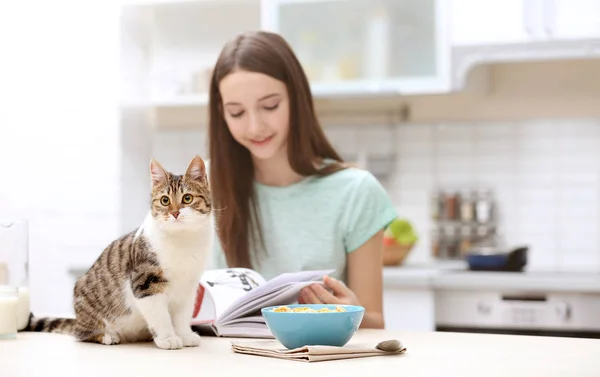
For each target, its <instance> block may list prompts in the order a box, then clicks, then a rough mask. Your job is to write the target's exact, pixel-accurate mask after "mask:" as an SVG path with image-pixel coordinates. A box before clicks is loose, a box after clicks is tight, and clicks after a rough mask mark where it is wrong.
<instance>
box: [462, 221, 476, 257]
mask: <svg viewBox="0 0 600 377" xmlns="http://www.w3.org/2000/svg"><path fill="white" fill-rule="evenodd" d="M472 248H473V230H472V229H471V227H470V226H468V225H463V226H462V227H461V228H460V247H459V254H460V255H461V256H463V257H464V256H465V255H466V254H468V253H469V251H471V249H472Z"/></svg>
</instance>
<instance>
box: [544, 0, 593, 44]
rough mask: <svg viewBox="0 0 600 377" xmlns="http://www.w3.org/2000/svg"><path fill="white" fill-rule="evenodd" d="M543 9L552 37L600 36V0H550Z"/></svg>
mask: <svg viewBox="0 0 600 377" xmlns="http://www.w3.org/2000/svg"><path fill="white" fill-rule="evenodd" d="M545 11H546V24H545V25H546V31H547V33H548V34H549V36H551V38H553V39H580V38H600V0H550V1H548V4H547V8H546V9H545Z"/></svg>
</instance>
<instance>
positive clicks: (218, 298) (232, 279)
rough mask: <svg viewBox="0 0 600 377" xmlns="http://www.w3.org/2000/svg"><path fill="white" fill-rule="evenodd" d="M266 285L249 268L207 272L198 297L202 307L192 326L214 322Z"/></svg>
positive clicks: (197, 312) (201, 280) (196, 313)
mask: <svg viewBox="0 0 600 377" xmlns="http://www.w3.org/2000/svg"><path fill="white" fill-rule="evenodd" d="M265 283H266V281H265V279H264V278H263V277H262V276H261V275H260V274H259V273H258V272H256V271H254V270H251V269H247V268H227V269H218V270H207V271H205V272H204V274H203V275H202V277H201V278H200V286H201V287H200V289H199V291H198V297H197V302H198V301H200V307H199V308H198V307H196V310H195V312H194V315H193V318H192V324H200V323H210V322H214V321H215V320H216V319H217V318H219V317H220V316H222V315H223V313H225V312H226V311H227V309H228V308H229V307H230V306H231V305H232V304H233V303H235V302H236V301H238V300H239V299H240V298H242V297H243V296H245V295H247V294H248V292H251V291H253V290H255V289H257V288H258V287H260V286H261V285H263V284H265Z"/></svg>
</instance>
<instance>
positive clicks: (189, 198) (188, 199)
mask: <svg viewBox="0 0 600 377" xmlns="http://www.w3.org/2000/svg"><path fill="white" fill-rule="evenodd" d="M193 200H194V197H193V196H192V195H190V194H185V195H184V196H183V198H182V199H181V201H182V202H183V204H190V203H191V202H192V201H193Z"/></svg>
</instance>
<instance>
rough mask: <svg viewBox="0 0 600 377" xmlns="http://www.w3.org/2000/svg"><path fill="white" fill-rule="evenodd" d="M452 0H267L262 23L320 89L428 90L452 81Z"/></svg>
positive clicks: (333, 92)
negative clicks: (289, 49) (285, 43)
mask: <svg viewBox="0 0 600 377" xmlns="http://www.w3.org/2000/svg"><path fill="white" fill-rule="evenodd" d="M447 5H448V2H447V1H444V0H401V1H399V0H371V1H364V0H263V1H262V21H261V22H262V28H263V29H266V30H270V31H274V32H277V33H279V34H281V35H282V36H283V37H284V38H285V39H286V40H287V41H288V42H289V44H290V45H291V47H292V48H293V50H294V52H295V53H296V54H297V56H298V59H299V60H300V63H301V64H302V66H303V68H304V69H305V71H306V73H307V75H308V77H309V81H310V83H311V88H312V90H313V93H314V94H315V95H317V96H319V95H342V96H343V95H354V94H359V95H360V94H368V93H411V94H416V93H428V92H439V91H444V90H446V89H447V87H448V84H449V81H448V80H449V60H450V59H449V58H450V49H449V43H448V42H449V40H448V32H447V29H446V28H447V25H448V20H449V12H448V10H449V9H447Z"/></svg>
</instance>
